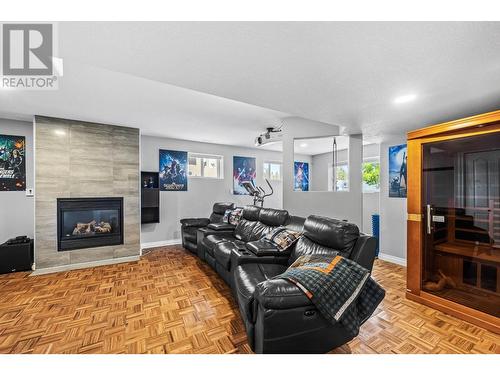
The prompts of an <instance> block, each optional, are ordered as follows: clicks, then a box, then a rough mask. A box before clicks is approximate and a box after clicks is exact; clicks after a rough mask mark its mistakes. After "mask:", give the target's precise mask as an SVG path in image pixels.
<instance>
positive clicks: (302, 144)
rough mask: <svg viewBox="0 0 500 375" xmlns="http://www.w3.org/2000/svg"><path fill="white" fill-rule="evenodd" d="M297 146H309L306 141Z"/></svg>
mask: <svg viewBox="0 0 500 375" xmlns="http://www.w3.org/2000/svg"><path fill="white" fill-rule="evenodd" d="M299 146H300V147H307V146H309V145H308V144H307V143H301V144H300V145H299Z"/></svg>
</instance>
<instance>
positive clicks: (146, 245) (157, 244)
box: [141, 238, 182, 250]
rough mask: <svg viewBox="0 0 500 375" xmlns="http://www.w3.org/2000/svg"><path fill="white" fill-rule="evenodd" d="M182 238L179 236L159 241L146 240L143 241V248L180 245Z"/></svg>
mask: <svg viewBox="0 0 500 375" xmlns="http://www.w3.org/2000/svg"><path fill="white" fill-rule="evenodd" d="M181 243H182V240H181V239H180V238H179V239H177V240H167V241H157V242H145V243H141V249H142V250H144V249H151V248H153V247H162V246H171V245H180V244H181Z"/></svg>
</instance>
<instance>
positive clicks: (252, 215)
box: [243, 206, 260, 221]
mask: <svg viewBox="0 0 500 375" xmlns="http://www.w3.org/2000/svg"><path fill="white" fill-rule="evenodd" d="M259 213H260V207H257V206H245V208H243V218H244V219H247V220H250V221H258V220H259Z"/></svg>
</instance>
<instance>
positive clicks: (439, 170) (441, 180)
mask: <svg viewBox="0 0 500 375" xmlns="http://www.w3.org/2000/svg"><path fill="white" fill-rule="evenodd" d="M422 147H423V150H422V151H423V159H422V166H423V171H422V183H423V185H422V203H423V207H422V208H423V211H422V212H424V252H423V259H422V261H423V270H422V286H421V287H422V290H424V291H426V292H428V293H432V294H435V295H437V296H439V297H442V298H445V299H448V300H450V301H453V302H456V303H459V304H462V305H465V306H468V307H470V308H473V309H475V310H479V311H482V312H485V313H487V314H490V315H493V316H496V317H500V196H499V193H500V133H493V134H488V135H479V136H474V137H467V138H458V139H453V140H446V141H441V142H433V143H426V144H424V145H423V146H422Z"/></svg>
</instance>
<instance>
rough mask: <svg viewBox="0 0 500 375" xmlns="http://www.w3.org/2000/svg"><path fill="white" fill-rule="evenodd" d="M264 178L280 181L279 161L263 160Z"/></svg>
mask: <svg viewBox="0 0 500 375" xmlns="http://www.w3.org/2000/svg"><path fill="white" fill-rule="evenodd" d="M264 178H267V179H268V180H269V181H281V163H277V162H264Z"/></svg>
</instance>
